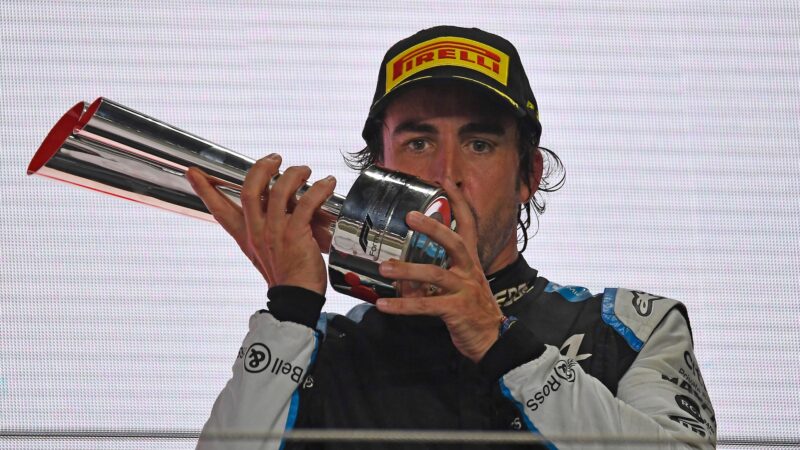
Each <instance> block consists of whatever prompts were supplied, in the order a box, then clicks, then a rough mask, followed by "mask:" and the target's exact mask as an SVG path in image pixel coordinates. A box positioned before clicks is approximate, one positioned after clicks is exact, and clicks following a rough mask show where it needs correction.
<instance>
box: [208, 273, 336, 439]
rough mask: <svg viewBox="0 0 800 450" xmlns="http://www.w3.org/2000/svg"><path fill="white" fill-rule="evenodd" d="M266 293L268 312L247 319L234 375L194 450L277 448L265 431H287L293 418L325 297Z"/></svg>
mask: <svg viewBox="0 0 800 450" xmlns="http://www.w3.org/2000/svg"><path fill="white" fill-rule="evenodd" d="M276 290H277V291H276ZM312 294H313V295H312ZM269 297H270V299H271V300H272V301H271V302H270V303H269V308H270V311H260V312H258V313H256V314H253V316H251V317H250V330H249V332H248V333H247V336H246V337H245V338H244V342H243V343H242V347H241V348H240V350H239V354H238V356H237V358H236V361H235V362H234V364H233V369H232V370H233V376H232V377H231V379H230V380H229V381H228V383H227V384H226V385H225V388H224V389H223V390H222V392H221V393H220V394H219V396H218V397H217V400H216V401H215V402H214V406H213V408H212V410H211V416H210V417H209V419H208V421H207V422H206V424H205V426H204V427H203V431H202V432H201V434H200V440H199V441H198V444H197V448H198V449H202V450H213V449H236V450H251V449H252V450H256V449H258V450H262V449H279V448H281V445H282V442H281V441H280V440H276V439H265V438H264V437H263V435H264V434H268V433H274V434H280V433H282V432H283V431H285V430H287V429H291V428H292V427H293V425H294V423H295V420H296V419H297V409H298V404H299V395H300V394H299V389H300V387H301V385H302V382H303V381H304V379H305V375H306V373H307V372H308V370H309V367H310V366H311V364H313V362H314V358H315V356H316V351H317V348H318V345H319V333H318V332H317V331H316V330H315V329H314V324H315V323H316V318H319V315H320V310H321V308H322V304H323V303H324V298H322V297H320V296H318V295H316V294H314V293H312V292H310V291H306V290H304V289H301V288H294V287H285V286H284V287H276V288H272V289H270V292H269ZM292 305H295V306H294V307H293V306H292ZM315 317H316V318H315ZM248 435H249V436H248Z"/></svg>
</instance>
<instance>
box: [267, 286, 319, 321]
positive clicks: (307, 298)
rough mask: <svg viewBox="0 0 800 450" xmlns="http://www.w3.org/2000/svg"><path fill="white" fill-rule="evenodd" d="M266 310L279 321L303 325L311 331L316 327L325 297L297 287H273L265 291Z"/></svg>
mask: <svg viewBox="0 0 800 450" xmlns="http://www.w3.org/2000/svg"><path fill="white" fill-rule="evenodd" d="M267 297H269V301H268V302H267V308H268V309H269V312H270V313H271V314H272V315H273V316H274V317H275V318H276V319H278V320H280V321H287V320H288V321H290V322H295V323H299V324H301V325H305V326H307V327H309V328H311V329H312V330H313V329H315V328H316V327H317V321H318V320H319V315H320V312H321V311H322V306H323V305H324V304H325V297H323V296H322V295H319V294H318V293H316V292H314V291H310V290H308V289H305V288H301V287H298V286H275V287H271V288H269V291H267Z"/></svg>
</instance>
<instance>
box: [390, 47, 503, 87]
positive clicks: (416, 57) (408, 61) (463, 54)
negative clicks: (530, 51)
mask: <svg viewBox="0 0 800 450" xmlns="http://www.w3.org/2000/svg"><path fill="white" fill-rule="evenodd" d="M508 61H509V58H508V55H506V54H505V53H503V52H501V51H500V50H497V49H496V48H494V47H490V46H488V45H486V44H484V43H481V42H478V41H473V40H472V39H465V38H460V37H439V38H435V39H431V40H429V41H425V42H422V43H420V44H417V45H415V46H413V47H411V48H409V49H408V50H406V51H404V52H403V53H400V54H399V55H397V56H395V57H394V58H392V60H391V61H389V62H388V63H387V64H386V92H389V91H391V90H392V89H393V88H394V87H395V86H397V85H398V84H400V83H402V82H403V80H405V79H407V78H408V77H410V76H412V75H414V74H415V73H418V72H420V71H422V70H426V69H430V68H432V67H439V66H459V67H465V68H467V69H472V70H474V71H476V72H480V73H482V74H484V75H486V76H488V77H491V78H493V79H495V80H497V81H498V82H499V83H502V84H503V85H507V83H508Z"/></svg>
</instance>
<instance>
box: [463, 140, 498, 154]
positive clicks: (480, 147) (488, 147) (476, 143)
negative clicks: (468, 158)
mask: <svg viewBox="0 0 800 450" xmlns="http://www.w3.org/2000/svg"><path fill="white" fill-rule="evenodd" d="M469 149H470V150H471V151H473V152H475V153H488V152H490V151H492V150H493V149H494V146H493V145H492V144H491V143H490V142H488V141H484V140H480V139H475V140H473V141H470V142H469Z"/></svg>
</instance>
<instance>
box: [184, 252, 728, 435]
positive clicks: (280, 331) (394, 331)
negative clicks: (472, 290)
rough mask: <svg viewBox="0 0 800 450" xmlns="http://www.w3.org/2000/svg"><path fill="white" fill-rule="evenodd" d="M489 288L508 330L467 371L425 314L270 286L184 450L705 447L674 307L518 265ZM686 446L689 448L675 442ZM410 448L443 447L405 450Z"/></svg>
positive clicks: (704, 401) (687, 350)
mask: <svg viewBox="0 0 800 450" xmlns="http://www.w3.org/2000/svg"><path fill="white" fill-rule="evenodd" d="M489 282H490V285H491V288H492V292H493V293H494V294H495V298H496V299H497V301H498V303H499V305H500V307H501V309H502V311H503V313H504V314H505V315H507V316H513V317H515V318H517V322H515V323H514V324H513V325H512V326H511V327H510V328H508V330H507V331H505V332H504V333H502V334H501V335H500V337H499V339H498V341H497V342H496V343H495V344H494V345H493V346H492V347H491V348H490V349H489V351H488V352H487V354H486V355H485V356H484V358H483V359H482V360H481V361H480V363H478V364H475V363H473V362H472V361H470V360H468V359H467V358H466V357H464V356H462V355H461V354H460V353H459V352H458V351H457V350H456V349H455V347H454V346H453V345H452V343H451V341H450V336H449V334H448V332H447V329H446V327H445V326H444V324H443V322H441V320H440V319H438V318H436V317H421V316H411V317H409V316H392V315H387V314H383V313H381V312H380V311H378V310H377V309H375V308H373V307H372V306H371V305H369V304H363V305H359V306H357V307H356V308H354V309H353V310H352V311H351V312H350V313H348V315H347V316H341V315H332V314H320V311H321V309H322V306H323V303H324V298H323V297H322V296H319V295H318V294H316V293H313V292H310V291H307V290H304V289H302V288H297V287H289V286H279V287H274V288H271V289H270V291H269V293H268V296H269V298H270V302H269V303H268V308H269V311H266V310H264V311H260V312H258V313H256V314H254V315H253V316H252V317H251V318H250V332H249V333H248V334H247V336H246V337H245V339H244V343H243V345H242V347H241V349H240V351H239V356H238V358H237V359H236V361H235V363H234V365H233V377H232V379H231V380H230V381H229V382H228V384H227V385H226V386H225V388H224V389H223V391H222V392H221V393H220V395H219V397H218V398H217V400H216V402H215V404H214V407H213V410H212V412H211V417H210V418H209V420H208V422H207V423H206V425H205V427H204V428H203V433H202V434H201V438H200V442H199V444H198V448H202V449H211V448H236V449H263V448H283V447H285V448H343V447H347V448H387V447H391V446H389V445H375V446H373V447H369V446H365V445H355V444H354V445H352V446H351V445H344V444H342V443H341V442H340V443H329V444H328V445H325V444H319V443H314V444H309V443H297V442H280V441H277V440H259V439H242V440H216V439H213V436H212V435H213V434H214V433H215V432H217V433H218V432H225V433H235V432H244V433H254V432H265V431H276V432H280V431H282V430H288V429H292V428H327V429H332V428H342V429H355V428H359V429H406V430H422V429H427V430H519V431H520V432H537V433H541V435H543V436H544V437H545V438H547V439H548V440H549V442H547V443H545V444H543V445H542V446H538V445H534V446H532V447H528V448H541V447H544V448H559V449H565V448H621V447H624V446H623V445H621V444H620V443H619V442H616V443H615V442H608V441H606V442H605V443H604V444H603V443H599V444H597V443H593V444H592V445H590V444H589V443H587V442H585V441H575V440H570V439H568V438H569V437H570V436H576V435H580V436H605V437H606V438H607V437H609V436H618V437H628V438H630V437H640V438H641V437H647V438H651V439H652V438H656V439H662V438H663V440H661V441H660V442H659V443H658V445H656V446H650V447H646V448H714V446H715V445H716V422H715V417H714V411H713V408H712V406H711V401H710V400H709V397H708V394H707V391H706V388H705V386H704V383H703V379H702V376H701V374H700V370H699V368H698V365H697V362H696V359H695V357H694V354H693V351H692V337H691V330H690V328H689V322H688V318H687V315H686V310H685V308H684V307H683V305H682V304H680V303H679V302H677V301H675V300H671V299H667V298H664V297H658V296H654V295H650V294H646V293H643V292H639V291H629V290H625V289H606V290H605V291H604V292H603V293H602V294H598V295H592V294H591V293H589V291H588V290H587V289H585V288H582V287H575V286H559V285H557V284H555V283H551V282H549V281H548V280H546V279H545V278H543V277H538V276H537V271H536V270H534V269H531V268H530V267H529V266H528V264H527V263H526V262H525V260H524V259H523V258H522V257H521V256H520V257H519V258H518V259H517V261H516V262H515V263H513V264H511V265H510V266H508V267H506V268H505V269H502V270H501V271H500V272H498V273H497V274H495V275H493V276H490V277H489ZM560 437H561V438H562V439H559V438H560ZM687 438H688V440H692V441H693V442H692V445H686V444H682V443H680V442H677V441H676V439H687ZM396 447H397V448H408V447H412V446H410V445H404V446H403V445H400V446H399V447H398V446H396ZM422 447H425V448H444V447H443V446H441V445H440V446H435V445H428V446H422V445H420V446H413V448H422ZM454 448H455V447H454ZM469 448H476V447H475V446H470V447H469ZM483 448H489V447H483ZM496 448H502V446H497V447H496ZM628 448H645V446H644V445H641V444H640V445H633V446H630V447H628Z"/></svg>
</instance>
